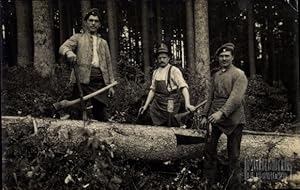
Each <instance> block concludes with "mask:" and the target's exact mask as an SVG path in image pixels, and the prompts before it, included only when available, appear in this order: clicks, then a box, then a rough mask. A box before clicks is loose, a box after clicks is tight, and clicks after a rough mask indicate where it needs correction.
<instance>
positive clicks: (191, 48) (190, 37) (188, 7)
mask: <svg viewBox="0 0 300 190" xmlns="http://www.w3.org/2000/svg"><path fill="white" fill-rule="evenodd" d="M185 14H186V43H187V44H186V46H185V47H186V48H187V64H188V68H189V72H190V73H191V76H192V77H193V76H194V71H195V44H194V43H195V33H194V18H193V1H192V0H185Z"/></svg>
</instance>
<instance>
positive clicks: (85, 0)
mask: <svg viewBox="0 0 300 190" xmlns="http://www.w3.org/2000/svg"><path fill="white" fill-rule="evenodd" d="M80 6H81V21H82V26H83V25H84V24H83V23H84V22H83V21H84V16H85V14H86V13H87V12H88V11H89V10H90V9H91V7H92V5H91V0H80Z"/></svg>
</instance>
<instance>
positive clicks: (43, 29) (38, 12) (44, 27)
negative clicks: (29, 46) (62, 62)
mask: <svg viewBox="0 0 300 190" xmlns="http://www.w3.org/2000/svg"><path fill="white" fill-rule="evenodd" d="M48 3H50V1H47V0H45V1H32V16H33V37H34V68H35V69H36V70H37V71H38V72H39V73H40V75H41V76H42V77H50V76H51V75H52V74H53V65H54V63H55V53H54V43H53V36H54V35H53V31H52V29H53V18H51V17H50V12H49V4H48Z"/></svg>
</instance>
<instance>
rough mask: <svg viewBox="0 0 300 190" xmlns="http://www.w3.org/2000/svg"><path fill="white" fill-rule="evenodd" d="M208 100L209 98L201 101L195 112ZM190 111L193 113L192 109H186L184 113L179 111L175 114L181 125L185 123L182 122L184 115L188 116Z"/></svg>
mask: <svg viewBox="0 0 300 190" xmlns="http://www.w3.org/2000/svg"><path fill="white" fill-rule="evenodd" d="M206 102H207V100H204V101H203V102H201V103H200V104H198V105H197V106H196V107H195V108H196V109H195V110H194V112H195V111H196V110H197V109H199V108H200V107H201V106H202V105H204V104H205V103H206ZM190 113H192V112H191V111H186V112H183V113H178V114H175V115H174V118H175V119H176V121H177V123H178V124H179V126H183V123H182V119H183V118H184V117H186V116H187V115H189V114H190Z"/></svg>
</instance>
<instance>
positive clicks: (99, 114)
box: [91, 98, 108, 121]
mask: <svg viewBox="0 0 300 190" xmlns="http://www.w3.org/2000/svg"><path fill="white" fill-rule="evenodd" d="M91 103H92V106H93V108H92V113H93V118H94V119H96V120H98V121H108V118H107V110H106V105H105V104H103V103H102V102H100V101H98V100H96V99H94V98H92V99H91Z"/></svg>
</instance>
